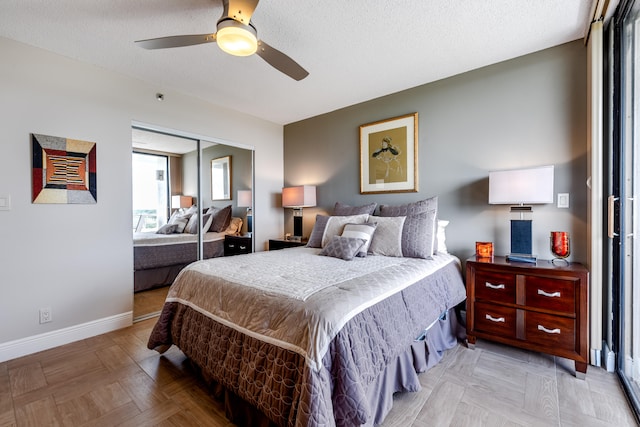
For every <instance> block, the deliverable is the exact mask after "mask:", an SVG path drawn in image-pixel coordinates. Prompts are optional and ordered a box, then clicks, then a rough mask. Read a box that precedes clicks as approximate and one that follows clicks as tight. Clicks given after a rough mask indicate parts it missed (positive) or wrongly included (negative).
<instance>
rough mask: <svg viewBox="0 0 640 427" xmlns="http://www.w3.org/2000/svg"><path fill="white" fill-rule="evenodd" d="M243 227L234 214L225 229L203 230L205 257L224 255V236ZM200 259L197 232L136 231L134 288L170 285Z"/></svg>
mask: <svg viewBox="0 0 640 427" xmlns="http://www.w3.org/2000/svg"><path fill="white" fill-rule="evenodd" d="M241 229H242V220H241V219H240V218H235V217H234V218H231V221H230V223H229V225H228V226H227V228H226V229H225V230H224V231H222V232H214V231H207V232H205V233H203V237H202V242H203V259H209V258H215V257H220V256H223V255H224V238H225V236H226V235H228V234H236V233H237V232H238V231H239V230H241ZM197 259H198V236H197V234H192V233H188V232H181V233H170V234H158V233H154V232H134V233H133V269H134V273H133V283H134V292H141V291H145V290H149V289H153V288H157V287H161V286H168V285H170V284H171V283H173V281H174V279H175V278H176V276H177V275H178V273H179V272H180V271H181V270H182V269H183V268H184V267H185V266H187V265H188V264H190V263H192V262H193V261H196V260H197Z"/></svg>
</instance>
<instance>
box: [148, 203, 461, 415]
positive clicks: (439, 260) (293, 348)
mask: <svg viewBox="0 0 640 427" xmlns="http://www.w3.org/2000/svg"><path fill="white" fill-rule="evenodd" d="M338 208H340V209H338ZM359 208H365V207H349V206H345V205H342V206H338V205H336V211H335V213H336V214H335V215H333V216H330V217H326V216H325V217H323V216H320V215H319V216H318V217H317V219H316V224H315V226H314V230H313V232H312V233H311V236H310V238H309V243H308V245H307V247H296V248H289V249H283V250H278V251H270V252H259V253H253V254H249V255H241V256H237V257H227V258H216V259H211V260H203V261H198V262H196V263H193V264H191V265H189V266H188V267H186V268H185V269H184V270H183V272H182V273H181V274H180V276H179V277H178V278H177V279H176V281H175V282H174V284H173V285H172V287H171V289H170V291H169V294H168V296H167V299H166V302H165V305H164V307H163V310H162V313H161V315H160V318H159V319H158V322H157V323H156V325H155V327H154V329H153V331H152V333H151V336H150V338H149V343H148V346H149V348H151V349H156V350H157V351H160V352H164V351H166V350H167V349H168V348H169V347H170V346H172V345H176V346H177V347H178V348H180V349H181V351H182V352H184V354H185V355H186V356H187V357H188V358H189V359H190V360H191V361H192V362H193V364H194V365H195V366H196V367H197V368H198V370H199V372H200V373H201V375H202V376H203V377H204V378H205V380H207V381H208V382H210V384H211V385H212V390H214V395H215V396H216V397H218V398H222V399H224V401H225V405H224V406H225V410H226V416H227V418H229V420H230V421H232V422H233V423H235V424H236V425H239V426H243V425H247V426H248V425H280V426H285V425H289V426H331V425H339V426H356V425H377V424H380V423H382V422H383V420H384V418H385V416H386V415H387V413H388V412H389V411H390V409H391V407H392V405H393V394H394V393H397V392H408V391H417V390H419V389H420V388H421V385H420V380H419V378H418V373H419V372H423V371H425V370H427V369H429V368H430V367H432V366H433V365H435V364H436V363H438V361H439V360H440V359H441V357H442V356H443V353H444V351H446V350H447V349H449V348H452V347H453V346H455V345H456V343H457V338H458V333H460V329H459V328H458V324H457V316H456V313H455V307H456V306H457V305H458V304H459V303H461V302H462V301H464V299H465V297H466V292H465V288H464V284H463V280H462V273H461V268H460V261H459V260H458V259H457V258H456V257H455V256H453V255H450V254H448V253H447V251H446V246H445V245H444V224H445V222H443V221H438V220H437V218H436V213H437V199H436V198H433V199H428V200H426V201H423V202H416V203H412V204H408V205H403V206H396V207H382V208H381V211H380V214H381V215H380V216H373V215H371V213H372V212H373V210H374V209H375V204H373V206H371V205H370V206H368V207H366V209H364V211H362V210H358V209H359ZM439 225H441V226H440V227H439ZM437 237H440V239H438V238H437Z"/></svg>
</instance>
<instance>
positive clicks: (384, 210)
mask: <svg viewBox="0 0 640 427" xmlns="http://www.w3.org/2000/svg"><path fill="white" fill-rule="evenodd" d="M437 209H438V196H433V197H431V198H429V199H425V200H420V201H418V202H411V203H407V204H405V205H397V206H389V205H380V216H407V215H415V214H419V213H422V212H427V211H430V210H437Z"/></svg>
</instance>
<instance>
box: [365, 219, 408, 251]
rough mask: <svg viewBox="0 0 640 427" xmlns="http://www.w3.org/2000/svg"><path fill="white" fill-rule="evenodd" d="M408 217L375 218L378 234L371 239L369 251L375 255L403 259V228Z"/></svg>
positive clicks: (371, 220) (373, 221)
mask: <svg viewBox="0 0 640 427" xmlns="http://www.w3.org/2000/svg"><path fill="white" fill-rule="evenodd" d="M406 218H407V217H406V216H385V217H383V216H375V217H371V219H370V222H372V223H376V224H377V227H376V232H375V233H374V234H373V237H372V239H371V245H370V246H369V251H370V252H371V253H372V254H374V255H385V256H395V257H402V227H403V226H404V220H405V219H406Z"/></svg>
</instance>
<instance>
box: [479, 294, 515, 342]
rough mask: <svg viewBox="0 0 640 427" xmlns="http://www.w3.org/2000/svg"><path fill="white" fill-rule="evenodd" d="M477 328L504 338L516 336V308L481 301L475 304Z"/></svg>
mask: <svg viewBox="0 0 640 427" xmlns="http://www.w3.org/2000/svg"><path fill="white" fill-rule="evenodd" d="M475 328H476V329H477V330H478V331H480V332H486V333H490V334H494V335H498V336H501V337H504V338H515V336H516V309H515V308H508V307H501V306H497V305H491V304H483V303H481V302H478V303H476V305H475Z"/></svg>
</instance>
